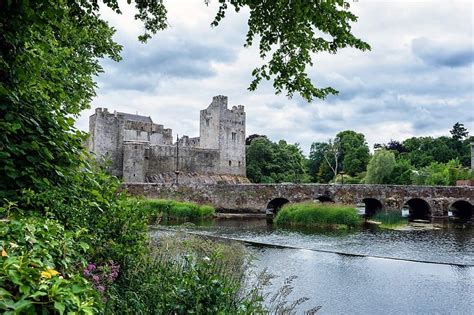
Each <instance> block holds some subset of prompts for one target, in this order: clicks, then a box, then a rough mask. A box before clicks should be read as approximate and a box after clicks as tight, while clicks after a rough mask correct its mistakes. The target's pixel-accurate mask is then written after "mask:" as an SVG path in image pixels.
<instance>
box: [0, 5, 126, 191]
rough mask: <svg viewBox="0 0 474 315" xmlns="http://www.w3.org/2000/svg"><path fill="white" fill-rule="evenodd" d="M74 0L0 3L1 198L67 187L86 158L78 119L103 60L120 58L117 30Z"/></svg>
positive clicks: (93, 86) (89, 96)
mask: <svg viewBox="0 0 474 315" xmlns="http://www.w3.org/2000/svg"><path fill="white" fill-rule="evenodd" d="M70 2H71V3H70V5H65V4H64V3H62V2H57V1H45V2H43V1H35V2H32V1H2V2H1V4H0V25H1V28H2V31H1V32H0V42H1V43H2V44H1V45H0V78H1V81H0V135H1V136H0V152H1V167H0V187H2V189H1V191H0V197H8V198H10V199H11V198H16V197H15V196H16V195H17V194H18V192H19V190H21V189H25V188H29V189H33V190H35V191H39V190H47V189H49V188H50V187H52V186H58V185H61V184H63V182H64V179H65V178H66V177H67V176H68V174H69V172H71V168H75V167H76V166H77V165H78V164H80V162H81V159H82V157H81V155H80V154H79V153H80V152H81V150H82V142H83V140H84V135H83V133H81V132H78V131H77V130H75V128H74V126H73V124H74V119H73V117H75V116H76V115H78V114H79V112H80V111H81V110H83V109H85V108H88V107H89V102H90V100H91V98H92V97H93V96H94V95H95V92H94V88H95V83H94V82H93V77H94V76H96V75H97V74H98V73H100V72H101V71H102V68H101V67H100V65H99V63H98V61H99V59H100V58H104V57H110V58H112V59H114V60H118V59H119V56H118V52H119V51H120V46H119V45H117V44H115V43H114V42H113V41H112V35H113V33H114V31H113V30H112V29H111V28H110V27H109V26H108V25H107V23H105V22H104V21H102V20H100V19H99V17H98V16H97V15H95V14H85V12H84V10H83V9H81V8H80V7H79V4H76V2H75V1H70ZM83 13H84V14H83Z"/></svg>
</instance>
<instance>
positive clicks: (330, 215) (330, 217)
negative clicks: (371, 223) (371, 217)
mask: <svg viewBox="0 0 474 315" xmlns="http://www.w3.org/2000/svg"><path fill="white" fill-rule="evenodd" d="M274 222H275V223H276V224H277V225H287V226H301V227H330V228H351V227H355V226H358V225H360V224H361V218H360V217H359V215H358V214H357V210H356V208H355V207H353V206H348V205H342V204H329V203H315V202H302V203H294V204H287V205H285V206H284V207H283V208H282V209H281V210H280V211H279V212H278V214H277V216H276V218H275V220H274Z"/></svg>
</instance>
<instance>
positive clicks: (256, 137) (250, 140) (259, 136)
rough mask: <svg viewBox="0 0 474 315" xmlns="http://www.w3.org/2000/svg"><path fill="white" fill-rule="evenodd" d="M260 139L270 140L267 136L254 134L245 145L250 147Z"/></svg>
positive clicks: (246, 140)
mask: <svg viewBox="0 0 474 315" xmlns="http://www.w3.org/2000/svg"><path fill="white" fill-rule="evenodd" d="M258 138H265V139H267V140H268V138H267V136H265V135H259V134H256V133H254V134H251V135H250V136H248V137H247V138H246V139H245V145H250V144H251V143H252V141H253V140H254V139H258Z"/></svg>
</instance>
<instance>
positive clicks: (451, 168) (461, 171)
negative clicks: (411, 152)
mask: <svg viewBox="0 0 474 315" xmlns="http://www.w3.org/2000/svg"><path fill="white" fill-rule="evenodd" d="M473 175H474V174H473V173H472V172H471V171H469V170H468V169H467V168H465V167H463V166H462V165H461V163H460V162H459V160H458V159H454V160H450V161H449V162H447V163H439V162H433V163H431V164H430V165H428V166H425V167H423V168H421V169H420V170H418V171H415V172H414V173H413V175H412V182H413V184H415V185H442V186H452V185H455V184H456V181H457V180H460V179H472V178H473Z"/></svg>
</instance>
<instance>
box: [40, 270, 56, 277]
mask: <svg viewBox="0 0 474 315" xmlns="http://www.w3.org/2000/svg"><path fill="white" fill-rule="evenodd" d="M58 274H59V272H57V271H56V270H54V269H51V268H49V269H46V270H45V271H41V278H46V279H51V277H54V276H55V275H58Z"/></svg>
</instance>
